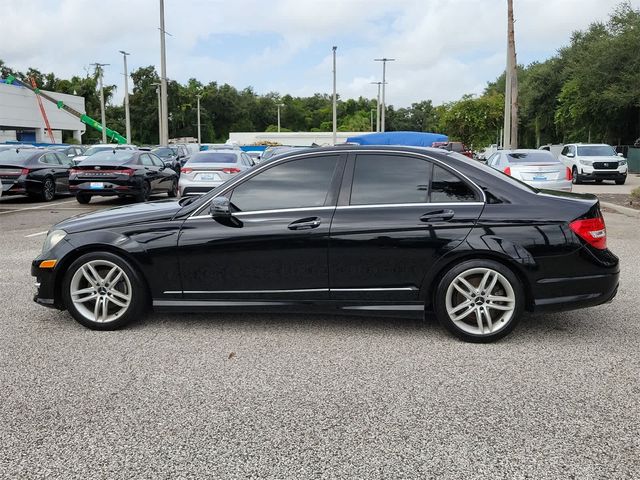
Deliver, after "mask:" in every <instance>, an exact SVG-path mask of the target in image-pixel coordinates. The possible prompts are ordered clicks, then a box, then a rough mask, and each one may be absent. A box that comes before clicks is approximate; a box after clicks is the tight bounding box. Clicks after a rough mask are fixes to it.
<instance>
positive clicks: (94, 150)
mask: <svg viewBox="0 0 640 480" xmlns="http://www.w3.org/2000/svg"><path fill="white" fill-rule="evenodd" d="M114 148H115V147H106V146H102V147H91V148H89V149H88V150H87V151H86V152H84V154H85V155H86V156H89V155H93V154H94V153H98V152H105V151H107V150H113V149H114Z"/></svg>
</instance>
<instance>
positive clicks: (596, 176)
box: [558, 143, 628, 185]
mask: <svg viewBox="0 0 640 480" xmlns="http://www.w3.org/2000/svg"><path fill="white" fill-rule="evenodd" d="M558 158H560V161H562V163H564V164H565V165H566V166H567V167H569V168H570V169H571V173H572V179H573V183H574V184H578V183H582V182H583V181H584V180H595V181H596V183H601V182H602V181H603V180H615V182H616V185H622V184H624V182H625V180H626V179H627V169H628V167H627V160H626V159H625V158H622V154H621V153H619V154H617V153H616V151H615V150H614V149H613V147H612V146H611V145H607V144H605V143H569V144H567V145H565V146H564V148H563V149H562V151H561V152H560V156H559V157H558Z"/></svg>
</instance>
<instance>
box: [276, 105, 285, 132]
mask: <svg viewBox="0 0 640 480" xmlns="http://www.w3.org/2000/svg"><path fill="white" fill-rule="evenodd" d="M276 107H278V133H280V107H284V103H276Z"/></svg>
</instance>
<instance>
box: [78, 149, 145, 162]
mask: <svg viewBox="0 0 640 480" xmlns="http://www.w3.org/2000/svg"><path fill="white" fill-rule="evenodd" d="M135 154H136V152H135V151H133V150H116V151H115V152H114V151H113V150H109V151H108V152H98V153H94V154H93V155H91V158H87V159H86V160H83V161H82V162H80V163H85V162H86V163H95V162H113V161H115V162H118V163H125V162H128V161H129V160H131V159H132V158H133V156H134V155H135Z"/></svg>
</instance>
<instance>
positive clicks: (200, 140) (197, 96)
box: [196, 93, 202, 145]
mask: <svg viewBox="0 0 640 480" xmlns="http://www.w3.org/2000/svg"><path fill="white" fill-rule="evenodd" d="M201 96H202V95H200V94H199V93H198V94H197V95H196V98H197V99H198V145H200V143H202V137H201V135H200V97H201Z"/></svg>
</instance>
